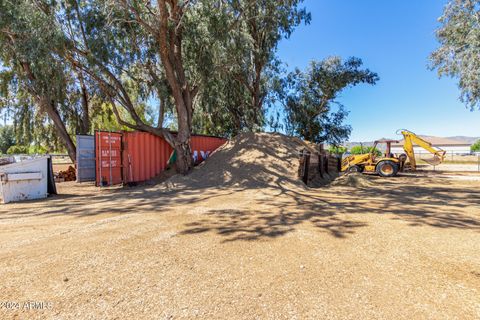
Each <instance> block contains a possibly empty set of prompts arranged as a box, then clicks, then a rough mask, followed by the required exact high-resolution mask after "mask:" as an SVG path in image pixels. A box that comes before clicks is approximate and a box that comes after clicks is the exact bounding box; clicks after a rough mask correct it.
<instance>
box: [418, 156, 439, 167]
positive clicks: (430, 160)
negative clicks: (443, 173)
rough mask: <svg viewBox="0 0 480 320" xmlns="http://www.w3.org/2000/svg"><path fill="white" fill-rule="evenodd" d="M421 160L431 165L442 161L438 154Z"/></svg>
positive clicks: (436, 164)
mask: <svg viewBox="0 0 480 320" xmlns="http://www.w3.org/2000/svg"><path fill="white" fill-rule="evenodd" d="M422 160H423V161H425V162H426V163H428V164H429V165H432V166H438V165H439V164H440V163H442V159H441V158H440V157H438V156H434V157H433V158H427V159H422Z"/></svg>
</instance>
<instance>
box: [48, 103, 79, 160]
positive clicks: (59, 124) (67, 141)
mask: <svg viewBox="0 0 480 320" xmlns="http://www.w3.org/2000/svg"><path fill="white" fill-rule="evenodd" d="M43 107H44V110H45V112H46V113H47V114H48V116H49V117H50V119H51V120H52V121H53V124H54V125H55V129H56V130H57V134H58V135H59V136H60V138H61V139H62V141H63V143H64V145H65V147H66V148H67V153H68V156H69V157H70V159H71V160H72V162H73V163H76V162H77V149H76V147H75V144H74V143H73V141H72V139H71V138H70V135H69V134H68V132H67V128H66V127H65V124H64V123H63V121H62V119H61V118H60V115H59V114H58V112H57V109H56V108H55V106H54V105H52V104H51V103H44V104H43Z"/></svg>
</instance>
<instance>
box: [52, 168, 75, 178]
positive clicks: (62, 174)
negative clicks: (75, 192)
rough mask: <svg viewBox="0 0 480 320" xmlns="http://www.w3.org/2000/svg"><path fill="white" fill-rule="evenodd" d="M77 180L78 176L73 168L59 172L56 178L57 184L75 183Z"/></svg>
mask: <svg viewBox="0 0 480 320" xmlns="http://www.w3.org/2000/svg"><path fill="white" fill-rule="evenodd" d="M76 179H77V174H76V172H75V168H74V167H73V166H69V167H68V169H67V170H65V171H59V172H58V174H57V175H56V177H55V181H56V182H63V181H75V180H76Z"/></svg>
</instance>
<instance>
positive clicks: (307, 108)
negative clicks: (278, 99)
mask: <svg viewBox="0 0 480 320" xmlns="http://www.w3.org/2000/svg"><path fill="white" fill-rule="evenodd" d="M362 64H363V63H362V60H360V59H358V58H349V59H347V60H346V61H342V60H341V58H339V57H330V58H327V59H325V60H323V61H320V62H317V61H312V62H311V63H310V66H309V68H308V69H307V70H306V71H305V72H303V71H300V70H299V69H296V70H295V71H294V72H292V73H290V74H289V75H288V77H287V79H286V83H285V87H286V88H287V89H286V90H288V91H287V93H286V94H285V96H284V101H285V108H286V124H287V131H288V132H289V133H291V134H295V135H298V136H300V137H302V138H304V139H306V140H309V141H312V142H317V143H318V142H324V141H325V142H328V143H330V144H333V145H339V144H341V143H342V142H343V141H345V140H346V139H347V138H348V136H349V135H350V132H351V127H350V126H348V125H345V124H344V120H345V118H346V117H347V115H348V112H347V111H346V110H345V109H344V107H343V106H342V105H341V104H340V103H339V102H338V101H337V100H336V99H337V97H338V95H339V94H340V93H341V92H342V91H343V90H345V89H346V88H349V87H353V86H356V85H358V84H360V83H367V84H371V85H373V84H375V83H376V82H377V81H378V79H379V78H378V75H377V74H376V73H374V72H371V71H370V70H368V69H361V67H362Z"/></svg>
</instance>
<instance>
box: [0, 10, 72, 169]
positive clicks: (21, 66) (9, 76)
mask: <svg viewBox="0 0 480 320" xmlns="http://www.w3.org/2000/svg"><path fill="white" fill-rule="evenodd" d="M49 10H50V8H49V6H48V5H46V4H45V3H43V2H32V1H2V2H0V61H1V64H2V70H1V72H2V73H3V76H2V77H1V78H2V80H3V81H6V82H7V84H5V83H4V85H3V88H4V89H5V88H6V90H3V92H2V95H3V96H5V95H6V94H8V95H13V96H14V97H11V99H10V101H13V103H16V102H17V101H19V99H18V98H19V97H20V98H21V99H23V98H24V99H23V100H27V102H28V103H29V104H30V105H35V106H36V108H37V111H38V112H39V113H40V114H47V115H48V117H49V119H50V120H51V121H52V122H53V124H54V126H55V129H56V133H57V134H58V136H59V137H61V139H62V141H63V143H64V145H65V147H66V149H67V152H68V154H69V156H70V158H72V160H74V159H75V156H76V149H75V145H74V143H73V141H72V139H71V137H70V135H69V132H68V130H67V126H66V124H65V115H64V114H62V110H61V109H62V105H63V106H65V102H66V96H65V93H66V83H67V82H68V79H67V78H68V76H67V75H66V73H65V65H64V63H63V61H62V60H61V59H59V56H60V55H61V52H60V48H62V42H63V37H62V34H61V33H59V32H57V31H58V30H57V29H56V28H54V27H52V26H54V25H55V23H54V21H53V19H51V18H49V15H48V14H47V13H48V12H49ZM26 94H28V97H26ZM22 102H24V101H22Z"/></svg>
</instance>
